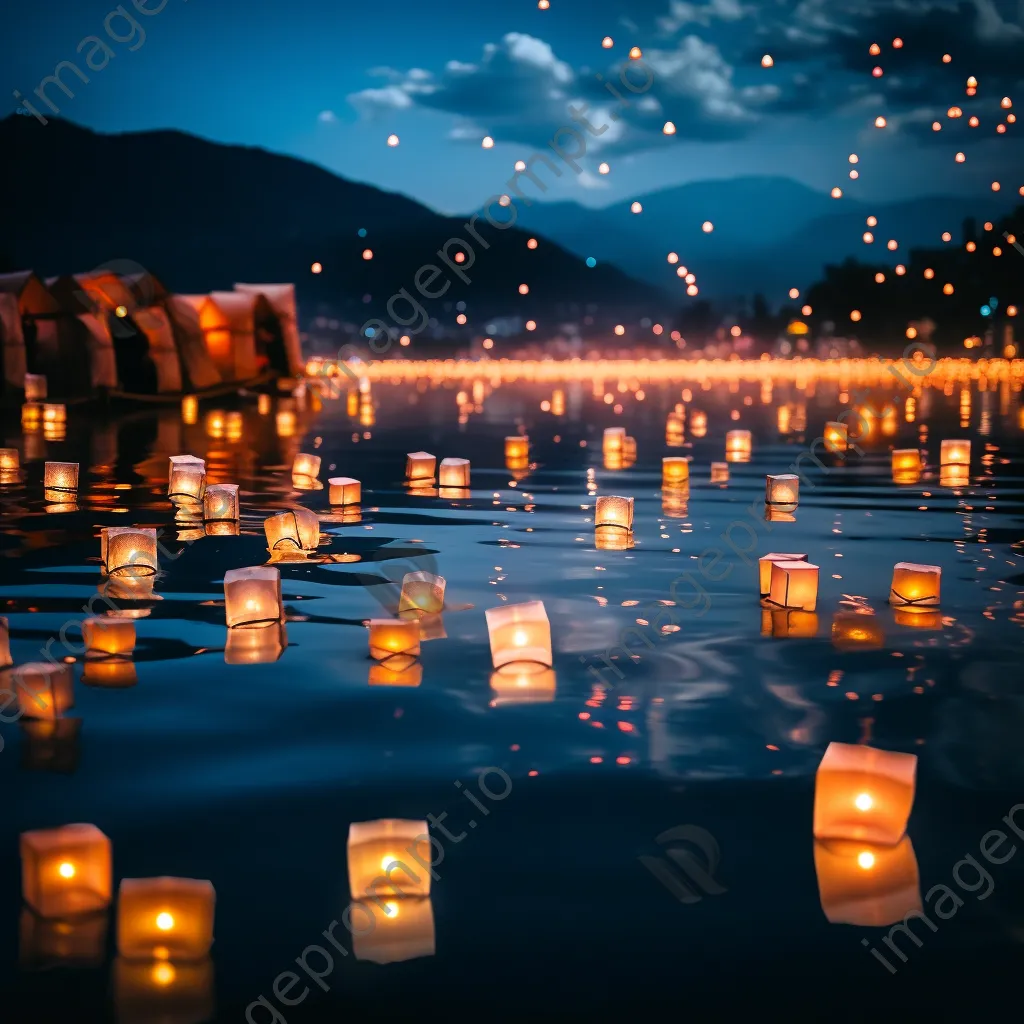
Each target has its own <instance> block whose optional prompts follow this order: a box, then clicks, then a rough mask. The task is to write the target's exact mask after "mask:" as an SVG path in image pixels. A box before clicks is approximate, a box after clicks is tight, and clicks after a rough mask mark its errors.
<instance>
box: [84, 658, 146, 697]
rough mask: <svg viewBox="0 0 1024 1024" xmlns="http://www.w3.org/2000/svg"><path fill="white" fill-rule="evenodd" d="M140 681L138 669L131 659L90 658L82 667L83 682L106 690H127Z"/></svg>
mask: <svg viewBox="0 0 1024 1024" xmlns="http://www.w3.org/2000/svg"><path fill="white" fill-rule="evenodd" d="M138 681H139V673H138V669H137V668H136V667H135V662H134V661H132V660H131V658H90V657H89V656H88V655H86V659H85V664H84V665H83V667H82V682H83V683H84V684H85V685H86V686H95V687H97V688H99V689H106V690H125V689H128V688H129V687H131V686H135V685H136V684H137V683H138Z"/></svg>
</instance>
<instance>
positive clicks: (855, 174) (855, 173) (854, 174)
mask: <svg viewBox="0 0 1024 1024" xmlns="http://www.w3.org/2000/svg"><path fill="white" fill-rule="evenodd" d="M859 177H860V171H858V170H852V171H850V179H851V180H852V181H856V180H857V179H858V178H859Z"/></svg>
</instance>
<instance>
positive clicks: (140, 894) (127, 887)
mask: <svg viewBox="0 0 1024 1024" xmlns="http://www.w3.org/2000/svg"><path fill="white" fill-rule="evenodd" d="M215 902H216V894H215V893H214V889H213V885H212V883H210V882H208V881H205V880H202V881H201V880H198V879H194V878H168V877H163V878H123V879H121V885H120V887H119V889H118V893H117V951H118V953H120V954H121V956H123V957H125V958H127V959H129V960H133V959H142V958H145V959H157V960H202V959H203V958H204V957H205V956H206V955H207V954H208V953H209V952H210V946H211V945H213V914H214V903H215Z"/></svg>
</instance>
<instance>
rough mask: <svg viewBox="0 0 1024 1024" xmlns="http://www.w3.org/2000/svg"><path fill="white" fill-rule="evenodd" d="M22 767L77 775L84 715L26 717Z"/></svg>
mask: <svg viewBox="0 0 1024 1024" xmlns="http://www.w3.org/2000/svg"><path fill="white" fill-rule="evenodd" d="M18 731H19V732H20V733H21V767H22V769H23V770H24V771H30V772H57V773H60V774H62V775H73V774H74V773H75V772H76V771H78V762H79V759H80V749H79V742H78V740H79V737H80V735H81V732H82V720H81V719H80V718H54V719H50V720H49V721H47V720H46V719H32V718H22V719H21V721H20V722H19V723H18Z"/></svg>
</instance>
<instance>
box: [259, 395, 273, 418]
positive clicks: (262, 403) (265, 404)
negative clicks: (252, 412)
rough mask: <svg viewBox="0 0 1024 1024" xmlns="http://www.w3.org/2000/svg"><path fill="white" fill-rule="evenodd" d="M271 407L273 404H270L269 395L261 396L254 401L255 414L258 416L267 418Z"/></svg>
mask: <svg viewBox="0 0 1024 1024" xmlns="http://www.w3.org/2000/svg"><path fill="white" fill-rule="evenodd" d="M272 407H273V403H272V402H271V399H270V395H267V394H263V395H260V396H259V398H257V399H256V412H257V413H259V415H260V416H269V415H270V410H271V408H272Z"/></svg>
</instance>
